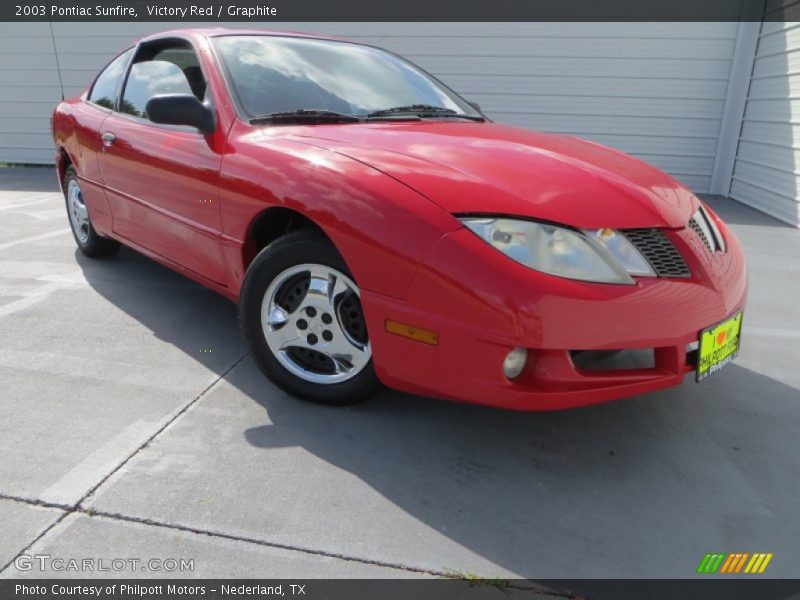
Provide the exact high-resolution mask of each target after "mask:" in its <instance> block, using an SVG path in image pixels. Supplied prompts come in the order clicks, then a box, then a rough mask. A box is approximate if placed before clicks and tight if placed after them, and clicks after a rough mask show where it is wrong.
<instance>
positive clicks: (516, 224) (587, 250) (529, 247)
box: [461, 217, 654, 285]
mask: <svg viewBox="0 0 800 600" xmlns="http://www.w3.org/2000/svg"><path fill="white" fill-rule="evenodd" d="M461 222H462V223H464V225H466V226H467V227H468V228H469V229H470V230H471V231H472V232H474V233H475V234H477V235H478V236H479V237H480V238H482V239H483V240H484V241H486V242H487V243H489V244H490V245H492V246H494V247H495V248H497V249H498V250H500V251H501V252H502V253H503V254H505V255H506V256H508V257H510V258H512V259H514V260H516V261H517V262H519V263H522V264H523V265H525V266H527V267H530V268H531V269H536V270H537V271H542V272H543V273H548V274H550V275H557V276H559V277H566V278H568V279H577V280H580V281H594V282H600V283H622V284H628V285H632V284H633V283H635V282H634V280H633V279H632V278H631V275H654V273H653V270H652V268H651V267H650V265H649V263H648V262H647V261H646V260H645V259H644V257H643V256H642V255H641V254H639V252H638V251H637V250H636V249H635V248H634V247H633V246H632V245H631V243H630V242H628V240H627V238H625V237H624V236H623V235H622V234H620V233H618V232H616V231H614V230H613V229H598V230H595V231H585V232H580V231H575V230H573V229H568V228H566V227H559V226H557V225H551V224H549V223H537V222H536V221H524V220H521V219H495V218H480V217H478V218H476V217H465V218H462V219H461Z"/></svg>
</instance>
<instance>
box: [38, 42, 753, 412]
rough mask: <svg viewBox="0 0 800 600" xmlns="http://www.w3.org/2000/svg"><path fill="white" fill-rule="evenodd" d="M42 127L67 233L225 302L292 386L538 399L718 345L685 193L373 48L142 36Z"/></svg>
mask: <svg viewBox="0 0 800 600" xmlns="http://www.w3.org/2000/svg"><path fill="white" fill-rule="evenodd" d="M53 135H54V138H55V143H56V147H57V168H58V174H59V179H60V181H61V182H62V185H63V190H64V194H65V197H66V204H67V210H68V213H69V219H70V223H71V225H72V230H73V233H74V235H75V240H76V241H77V244H78V246H79V247H80V249H81V251H83V253H84V254H86V255H88V256H92V257H100V256H108V255H111V254H113V253H114V252H116V251H117V249H118V248H119V246H120V243H122V244H125V245H128V246H131V247H132V248H135V249H136V250H138V251H140V252H143V253H144V254H146V255H148V256H150V257H152V258H154V259H155V260H157V261H159V262H161V263H163V264H165V265H168V266H169V267H171V268H173V269H175V270H177V271H179V272H181V273H183V274H185V275H186V276H188V277H191V278H192V279H194V280H196V281H198V282H200V283H202V284H203V285H205V286H207V287H209V288H211V289H214V290H216V291H218V292H220V293H222V294H225V295H226V296H228V297H229V298H231V299H232V300H234V301H238V304H239V316H240V323H241V328H242V331H243V333H244V336H245V337H246V339H247V342H248V344H249V346H250V348H251V350H252V354H253V356H254V357H255V360H256V361H257V363H258V365H259V366H260V368H261V369H262V370H263V371H264V373H265V374H266V375H267V376H268V377H269V378H270V379H271V380H272V381H273V382H275V383H276V384H277V385H279V386H280V387H282V388H283V389H285V390H287V391H289V392H290V393H292V394H294V395H296V396H300V397H303V398H307V399H311V400H315V401H318V402H323V403H327V404H346V403H350V402H354V401H357V400H361V399H363V398H365V397H367V396H369V395H371V394H373V393H374V392H375V391H376V390H378V389H379V388H380V387H381V385H382V384H383V385H386V386H389V387H392V388H395V389H399V390H403V391H407V392H412V393H417V394H426V395H431V396H437V397H441V398H449V399H454V400H461V401H466V402H474V403H480V404H489V405H494V406H500V407H506V408H513V409H524V410H551V409H559V408H566V407H573V406H580V405H585V404H592V403H597V402H604V401H607V400H611V399H615V398H621V397H624V396H630V395H633V394H639V393H643V392H649V391H652V390H657V389H662V388H666V387H670V386H674V385H678V384H679V383H681V381H683V379H684V376H685V375H686V374H688V373H690V372H693V371H694V372H695V377H696V378H697V379H698V380H699V379H702V378H704V377H705V376H707V375H709V374H710V373H713V372H715V371H717V370H719V368H720V366H721V365H723V364H725V363H727V362H729V361H730V360H731V358H732V357H733V356H734V355H735V354H736V352H737V351H738V348H739V334H740V328H741V318H742V317H741V315H742V312H741V311H742V309H743V306H744V302H745V293H746V276H745V264H744V258H743V255H742V250H741V248H740V246H739V243H738V242H737V240H736V238H735V237H734V236H733V234H732V233H731V231H730V230H729V229H728V228H727V227H726V226H725V224H724V223H723V222H722V221H721V220H720V219H719V218H718V217H717V216H716V215H715V214H714V213H713V212H712V211H711V210H710V209H709V208H708V207H707V206H704V205H703V204H702V203H701V202H700V201H699V200H698V199H697V197H695V195H694V194H693V193H692V192H691V191H689V190H688V189H687V188H686V187H684V186H683V185H682V184H680V183H679V182H677V181H675V180H674V179H672V178H671V177H669V176H668V175H666V174H664V173H662V172H661V171H659V170H657V169H655V168H653V167H651V166H649V165H647V164H645V163H643V162H641V161H639V160H636V159H634V158H631V157H630V156H627V155H625V154H623V153H621V152H618V151H615V150H612V149H609V148H605V147H603V146H600V145H597V144H594V143H591V142H587V141H582V140H578V139H575V138H570V137H565V136H560V135H545V134H541V133H535V132H532V131H526V130H523V129H518V128H514V127H507V126H504V125H500V124H497V123H493V122H491V121H490V120H489V119H487V118H486V117H485V116H484V115H483V114H482V113H481V111H480V110H479V108H478V107H477V106H476V105H474V104H471V103H470V102H467V101H466V100H464V99H463V98H461V97H459V96H458V95H457V94H456V93H454V92H453V91H452V90H450V89H449V88H447V87H446V86H445V85H444V84H442V83H441V82H439V81H437V80H436V79H435V78H433V77H432V76H430V75H428V74H427V73H425V72H423V71H421V70H420V69H419V68H417V67H415V66H414V65H412V64H410V63H408V62H407V61H405V60H403V59H402V58H400V57H398V56H396V55H393V54H391V53H389V52H385V51H383V50H379V49H377V48H373V47H370V46H364V45H360V44H355V43H350V42H346V41H340V40H332V39H323V38H320V37H314V36H307V35H298V34H283V33H265V32H261V31H227V30H221V29H214V30H190V31H172V32H167V33H162V34H158V35H155V36H151V37H148V38H145V39H143V40H141V41H140V42H139V43H138V44H137V45H136V46H135V47H134V48H130V49H128V50H126V51H125V52H123V53H122V54H120V55H119V56H118V57H117V58H115V59H114V60H113V61H112V62H111V63H110V64H109V65H108V66H107V67H106V68H105V69H103V71H102V72H101V73H100V74H99V75H98V76H97V78H96V79H95V81H94V82H93V84H92V85H91V87H90V88H89V89H88V90H87V91H85V92H84V93H83V94H81V95H80V96H79V97H77V98H72V99H69V100H66V101H64V102H62V103H61V104H60V105H59V106H58V107H57V108H56V110H55V113H54V115H53ZM620 350H622V351H626V352H627V353H628V354H631V355H633V356H634V360H633V361H632V362H631V363H630V364H629V366H628V367H626V368H612V367H616V366H617V365H618V364H619V361H612V362H611V363H609V362H608V361H607V360H605V359H604V358H603V357H604V356H605V354H607V353H609V352H613V351H620Z"/></svg>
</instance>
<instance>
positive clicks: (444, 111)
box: [367, 104, 485, 121]
mask: <svg viewBox="0 0 800 600" xmlns="http://www.w3.org/2000/svg"><path fill="white" fill-rule="evenodd" d="M401 114H410V115H414V116H416V117H420V118H422V117H445V118H456V119H469V120H471V121H484V120H485V119H484V118H483V117H479V116H475V115H466V114H464V113H460V112H457V111H455V110H453V109H452V108H446V107H444V106H432V105H430V104H409V105H408V106H394V107H392V108H384V109H383V110H376V111H373V112H371V113H369V114H367V118H368V119H375V118H380V117H393V116H396V115H401Z"/></svg>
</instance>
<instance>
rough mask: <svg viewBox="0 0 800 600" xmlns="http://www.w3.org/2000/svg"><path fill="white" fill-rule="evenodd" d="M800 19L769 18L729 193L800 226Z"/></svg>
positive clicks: (759, 48) (751, 81)
mask: <svg viewBox="0 0 800 600" xmlns="http://www.w3.org/2000/svg"><path fill="white" fill-rule="evenodd" d="M799 192H800V23H769V22H764V23H763V24H762V26H761V33H760V35H759V39H758V47H757V49H756V58H755V61H754V63H753V74H752V77H751V79H750V90H749V93H748V96H747V104H746V107H745V113H744V120H743V122H742V129H741V135H740V138H739V147H738V150H737V153H736V162H735V165H734V171H733V181H732V183H731V191H730V195H731V196H732V197H733V198H736V199H737V200H740V201H742V202H744V203H746V204H749V205H751V206H754V207H756V208H758V209H759V210H762V211H764V212H766V213H768V214H771V215H773V216H775V217H778V218H779V219H781V220H783V221H787V222H789V223H792V224H795V225H800V203H798V201H799V198H798V196H800V193H799Z"/></svg>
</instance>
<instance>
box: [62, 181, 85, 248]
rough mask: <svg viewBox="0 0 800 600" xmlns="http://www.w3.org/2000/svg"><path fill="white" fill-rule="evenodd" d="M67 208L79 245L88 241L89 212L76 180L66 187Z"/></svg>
mask: <svg viewBox="0 0 800 600" xmlns="http://www.w3.org/2000/svg"><path fill="white" fill-rule="evenodd" d="M67 207H68V209H69V222H70V224H71V225H72V230H73V231H74V232H75V236H76V237H77V238H78V241H79V242H80V243H81V244H85V243H87V242H88V241H89V211H88V210H87V208H86V204H84V202H83V194H82V193H81V186H80V185H79V184H78V181H77V180H76V179H70V180H69V184H68V186H67Z"/></svg>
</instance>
